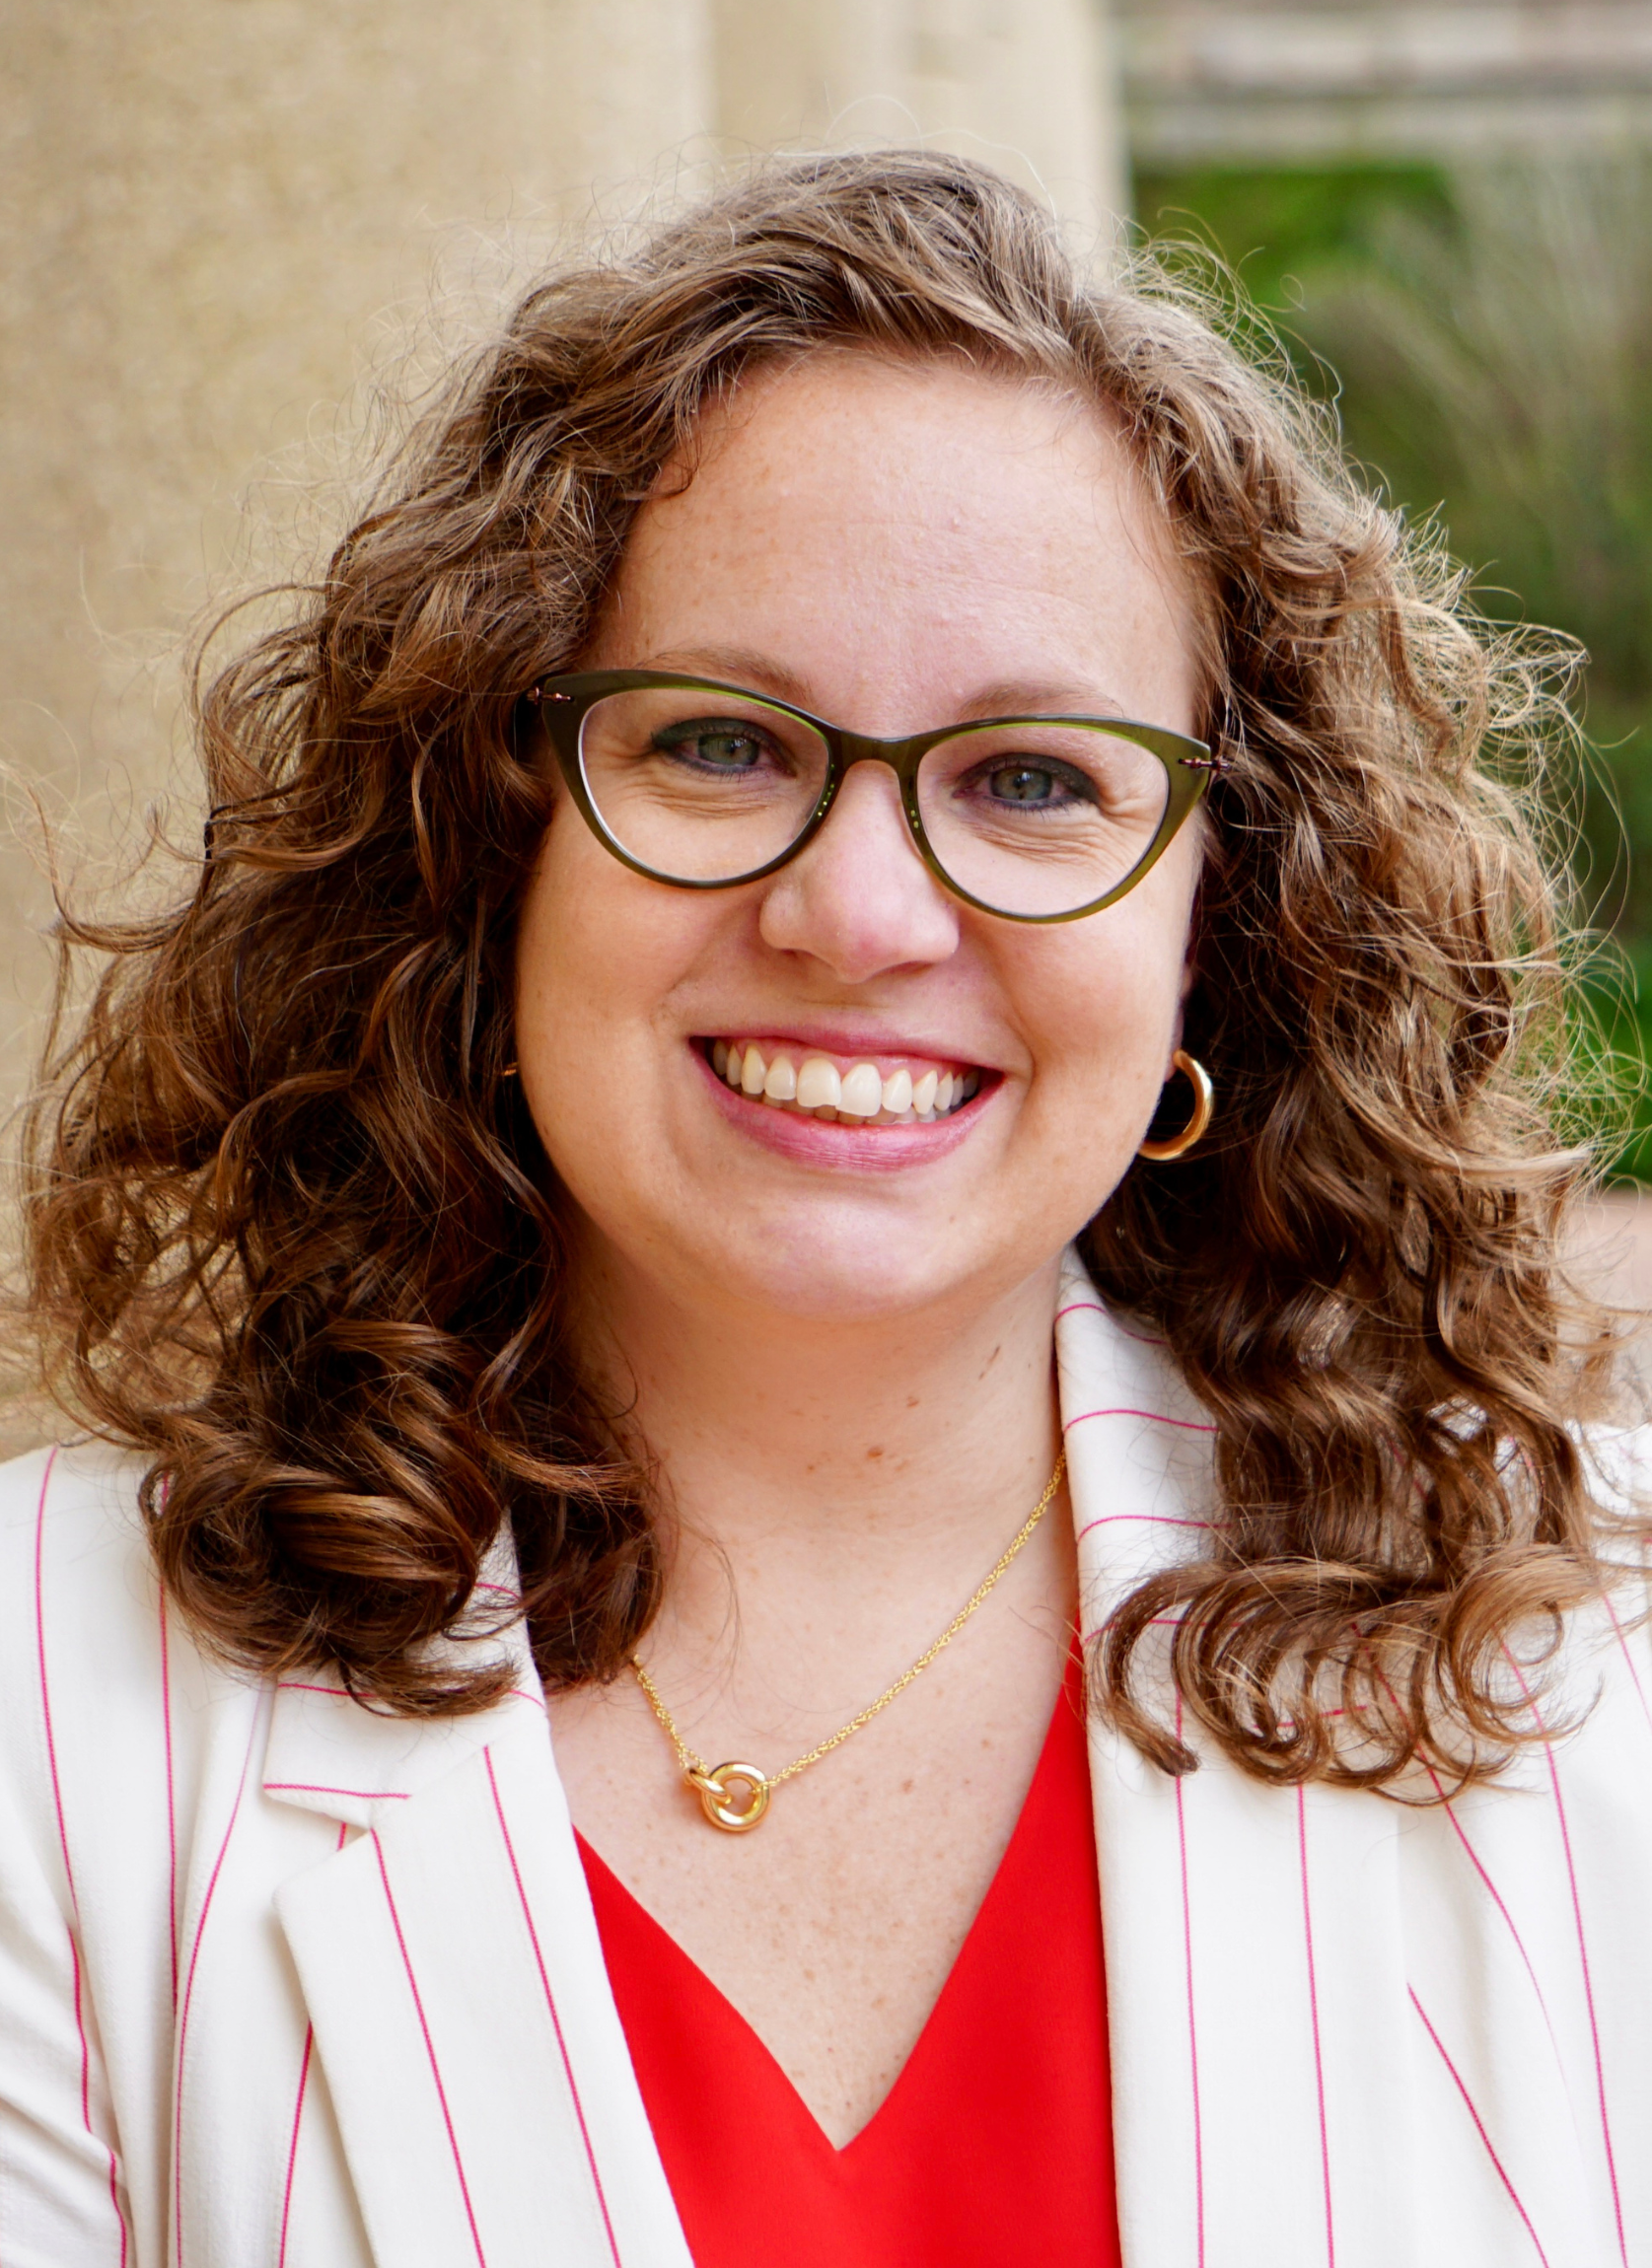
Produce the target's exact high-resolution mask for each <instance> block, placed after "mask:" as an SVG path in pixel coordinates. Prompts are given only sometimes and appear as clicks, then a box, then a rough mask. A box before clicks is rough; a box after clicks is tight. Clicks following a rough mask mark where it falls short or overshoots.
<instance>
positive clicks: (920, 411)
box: [599, 351, 1198, 728]
mask: <svg viewBox="0 0 1652 2268" xmlns="http://www.w3.org/2000/svg"><path fill="white" fill-rule="evenodd" d="M800 642H804V643H807V645H808V646H809V647H810V649H811V651H812V654H813V655H814V657H816V658H817V659H818V662H819V666H820V667H821V669H822V670H823V671H824V672H825V673H826V674H828V675H829V676H831V677H832V679H833V685H834V691H835V692H836V694H837V697H838V698H839V700H841V698H842V695H843V692H844V691H845V690H848V691H855V690H856V689H857V688H858V686H859V685H860V684H861V683H862V682H864V684H865V685H866V686H867V687H870V686H872V685H873V684H875V683H884V684H887V683H890V682H893V681H896V680H900V681H904V682H905V683H906V684H907V685H908V686H909V687H910V689H911V693H912V697H913V699H914V700H916V699H918V697H919V688H920V686H922V685H927V688H928V692H929V697H930V698H931V699H932V700H940V699H952V698H955V697H956V696H957V693H958V691H959V689H960V686H961V682H962V676H967V675H968V674H969V673H970V671H971V670H974V671H977V672H978V673H984V675H985V676H986V677H988V678H991V677H993V676H994V675H997V674H1001V675H1003V676H1004V677H1005V678H1006V679H1010V678H1013V679H1016V680H1017V681H1019V680H1021V679H1023V678H1029V677H1031V678H1037V679H1039V680H1041V681H1045V682H1048V683H1049V684H1051V685H1052V686H1053V685H1055V684H1056V683H1058V682H1071V683H1072V685H1073V687H1074V689H1075V691H1078V690H1082V689H1084V688H1086V687H1088V688H1090V690H1091V692H1092V694H1093V695H1094V697H1101V695H1102V694H1104V693H1106V694H1107V695H1108V696H1109V698H1110V699H1111V700H1112V702H1113V706H1114V707H1115V708H1117V709H1121V710H1123V711H1124V713H1133V714H1137V715H1140V714H1144V713H1146V714H1150V715H1151V714H1158V716H1159V718H1160V721H1162V722H1165V723H1172V722H1173V721H1185V712H1187V711H1189V710H1190V709H1191V708H1192V707H1193V706H1195V705H1196V703H1195V697H1194V692H1193V689H1192V688H1193V681H1194V679H1195V677H1196V675H1197V670H1196V664H1195V663H1194V661H1193V655H1194V652H1195V651H1196V648H1197V644H1198V639H1197V629H1196V622H1195V618H1194V607H1193V599H1192V591H1191V585H1190V582H1189V579H1188V577H1187V576H1186V574H1185V571H1184V570H1183V568H1182V567H1181V565H1180V563H1179V561H1178V560H1177V558H1176V555H1175V548H1174V544H1173V542H1172V539H1171V532H1170V530H1169V527H1168V524H1167V522H1166V520H1165V517H1164V514H1163V512H1162V510H1161V508H1160V507H1159V506H1158V504H1157V503H1156V501H1155V500H1154V499H1153V497H1152V496H1151V494H1150V493H1149V491H1148V489H1147V486H1146V483H1145V482H1144V481H1143V480H1142V478H1141V476H1140V474H1139V473H1138V471H1137V469H1136V466H1135V464H1134V462H1133V461H1132V459H1131V458H1130V455H1129V453H1128V451H1127V449H1126V447H1125V445H1124V443H1123V441H1122V439H1121V437H1120V434H1119V432H1118V430H1117V426H1116V423H1115V421H1114V420H1113V417H1112V416H1111V414H1110V413H1109V412H1108V411H1107V410H1105V409H1103V408H1099V407H1097V406H1096V405H1095V404H1093V403H1090V402H1087V401H1083V400H1081V399H1079V398H1078V397H1077V396H1076V395H1074V394H1073V393H1071V392H1070V391H1065V390H1061V389H1059V388H1057V387H1056V386H1055V385H1054V384H1053V383H1051V382H1048V381H1044V380H1040V379H1034V378H1027V377H1023V376H1020V375H1018V374H1011V373H1004V372H1000V371H997V370H982V369H979V368H974V367H971V366H970V365H969V364H967V363H966V362H965V361H964V360H963V359H962V358H957V359H952V360H947V361H937V362H897V361H890V360H886V359H883V358H881V357H878V356H875V355H873V354H870V353H865V352H861V353H850V352H837V351H834V352H830V353H822V354H818V355H814V356H811V357H809V358H807V359H806V360H804V361H802V362H798V363H793V364H791V365H789V366H786V367H784V368H780V369H768V370H764V371H761V372H759V373H757V374H755V375H754V377H753V378H751V379H750V380H748V381H747V382H746V383H745V384H744V385H742V386H741V387H740V388H739V389H738V390H736V392H735V393H734V395H733V396H732V398H731V399H730V400H728V401H727V402H724V403H720V404H718V405H716V406H714V407H713V408H712V409H711V410H710V411H708V413H707V414H706V416H705V418H704V419H703V420H702V422H701V425H700V427H699V429H698V431H697V432H696V434H695V436H694V442H693V446H692V449H691V451H690V452H689V453H687V454H686V455H685V456H684V457H683V458H682V459H681V460H679V461H676V462H675V463H673V464H671V465H669V466H668V467H667V468H666V470H665V472H664V473H663V474H662V476H661V479H660V481H659V483H658V485H657V487H656V490H655V493H654V494H653V495H652V496H651V497H650V499H649V500H648V502H647V503H646V504H644V505H643V507H642V508H641V510H640V511H639V513H638V516H637V520H636V522H635V524H634V527H633V530H632V533H631V538H630V541H629V543H628V545H627V548H626V552H625V556H624V558H623V559H622V561H621V563H620V568H619V571H618V574H617V576H616V578H615V583H614V588H613V591H612V593H611V601H610V605H609V609H608V614H607V618H606V621H605V624H604V629H603V633H602V635H601V636H600V639H599V645H600V647H601V648H602V658H603V659H604V660H607V661H616V660H619V659H621V658H623V659H624V660H625V661H627V662H633V663H638V664H641V663H644V662H648V663H666V666H671V664H670V663H667V662H666V657H667V656H670V657H673V658H674V659H682V660H685V661H686V660H691V657H693V656H694V655H695V654H696V653H701V654H703V653H704V652H707V651H709V650H713V649H725V648H727V647H728V646H729V645H731V644H739V645H741V646H742V647H751V646H754V645H757V646H777V647H782V648H786V649H795V648H796V647H797V646H798V644H799V643H800ZM786 658H787V659H788V661H792V660H795V653H793V652H791V651H788V653H787V657H786ZM1121 672H1123V673H1125V674H1126V675H1129V676H1132V677H1133V678H1134V680H1135V684H1136V689H1135V691H1134V693H1133V694H1132V693H1129V692H1127V691H1126V688H1125V687H1124V685H1123V684H1122V683H1117V685H1116V691H1114V686H1115V680H1118V679H1119V676H1120V673H1121ZM1144 704H1145V707H1144ZM1167 704H1172V705H1174V706H1175V708H1176V709H1177V710H1179V711H1181V712H1184V718H1183V719H1173V717H1172V716H1171V715H1170V714H1168V713H1166V709H1167ZM938 713H939V712H937V714H938ZM930 721H931V719H930V717H929V716H928V715H923V716H920V717H919V718H918V720H917V725H918V727H919V728H921V727H922V726H923V725H924V724H927V723H928V722H930Z"/></svg>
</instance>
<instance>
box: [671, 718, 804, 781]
mask: <svg viewBox="0 0 1652 2268" xmlns="http://www.w3.org/2000/svg"><path fill="white" fill-rule="evenodd" d="M654 745H655V747H656V748H657V749H658V750H659V751H660V753H661V754H662V755H665V756H676V757H677V758H678V759H679V760H680V761H682V762H686V763H690V764H700V765H703V766H704V767H705V768H706V769H707V770H709V771H719V772H749V771H752V770H753V769H754V767H755V766H756V765H758V764H760V763H761V762H762V761H763V759H764V757H765V756H772V755H773V754H774V752H775V751H774V748H773V745H772V744H771V743H770V742H769V740H768V739H767V737H766V735H764V734H761V733H758V732H756V731H754V729H753V727H752V726H750V725H743V724H741V723H739V722H738V721H737V720H735V719H732V718H718V717H708V718H695V719H692V720H691V721H690V722H689V723H687V724H683V725H671V726H668V727H667V728H665V729H664V730H663V731H661V732H658V733H656V734H655V735H654Z"/></svg>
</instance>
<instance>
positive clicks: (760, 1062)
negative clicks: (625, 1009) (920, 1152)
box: [711, 1039, 980, 1126]
mask: <svg viewBox="0 0 1652 2268" xmlns="http://www.w3.org/2000/svg"><path fill="white" fill-rule="evenodd" d="M711 1063H712V1068H713V1070H715V1071H716V1073H717V1075H718V1077H719V1078H722V1079H726V1080H727V1081H728V1083H729V1085H730V1086H731V1087H737V1088H739V1090H740V1092H741V1093H742V1094H743V1095H750V1096H751V1097H752V1099H754V1101H757V1100H760V1101H763V1102H771V1103H773V1104H774V1105H775V1106H776V1107H777V1108H779V1109H782V1110H786V1109H790V1110H812V1111H815V1112H817V1113H818V1114H819V1115H820V1116H821V1117H823V1118H858V1119H860V1120H861V1121H862V1122H863V1123H864V1122H866V1121H875V1122H876V1123H877V1124H878V1125H881V1126H887V1125H891V1124H895V1123H900V1124H903V1125H908V1126H909V1125H912V1124H914V1123H919V1122H921V1123H923V1124H926V1125H927V1124H928V1123H930V1122H931V1121H932V1120H934V1119H936V1118H942V1117H945V1115H946V1113H947V1112H948V1111H949V1110H955V1109H957V1107H958V1105H959V1104H960V1103H961V1102H968V1101H969V1099H970V1096H971V1095H973V1094H974V1093H975V1091H976V1090H977V1088H978V1087H979V1086H980V1074H979V1072H978V1071H971V1070H969V1069H967V1068H961V1069H958V1070H941V1069H939V1068H935V1069H931V1070H928V1071H925V1072H923V1073H922V1074H921V1075H920V1076H919V1077H917V1078H916V1079H914V1078H913V1076H912V1072H911V1069H910V1067H909V1066H908V1065H907V1064H904V1063H902V1064H900V1065H899V1066H898V1068H897V1069H896V1070H894V1071H892V1072H890V1073H889V1075H888V1077H887V1078H886V1077H885V1075H884V1073H883V1072H881V1071H880V1070H879V1069H878V1066H877V1065H876V1064H875V1063H868V1062H866V1061H865V1060H864V1059H863V1060H862V1061H860V1062H858V1063H851V1064H850V1065H849V1067H848V1069H847V1070H846V1071H839V1070H838V1068H837V1066H836V1064H835V1063H833V1062H832V1061H831V1060H830V1059H829V1057H827V1056H825V1055H805V1056H804V1057H803V1059H802V1060H801V1062H796V1063H794V1062H793V1060H792V1058H791V1056H790V1055H788V1054H787V1053H786V1052H785V1051H784V1050H783V1049H780V1048H776V1049H775V1051H774V1052H773V1053H772V1054H771V1055H765V1054H764V1052H763V1050H762V1048H761V1047H760V1046H759V1045H758V1044H757V1042H756V1041H755V1040H754V1039H748V1040H744V1041H742V1040H736V1041H735V1042H734V1044H733V1045H732V1046H731V1045H730V1044H729V1042H728V1041H727V1040H726V1039H716V1040H713V1041H712V1044H711Z"/></svg>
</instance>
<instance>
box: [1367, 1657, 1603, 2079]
mask: <svg viewBox="0 0 1652 2268" xmlns="http://www.w3.org/2000/svg"><path fill="white" fill-rule="evenodd" d="M1379 1674H1381V1673H1380V1672H1379ZM1383 1689H1384V1691H1385V1692H1386V1693H1387V1695H1388V1697H1389V1699H1390V1700H1391V1701H1392V1702H1394V1703H1395V1706H1396V1707H1397V1708H1398V1706H1399V1697H1398V1695H1397V1694H1396V1693H1395V1690H1394V1687H1393V1686H1392V1685H1391V1684H1390V1683H1389V1681H1388V1679H1387V1678H1386V1677H1384V1678H1383ZM1423 1770H1424V1771H1425V1772H1426V1773H1427V1774H1428V1777H1429V1780H1430V1782H1431V1784H1432V1786H1433V1789H1434V1793H1435V1795H1436V1796H1438V1797H1439V1799H1440V1808H1441V1810H1442V1811H1444V1813H1445V1814H1446V1817H1447V1818H1448V1819H1449V1820H1450V1821H1451V1831H1452V1833H1453V1834H1454V1835H1455V1836H1456V1837H1457V1839H1458V1841H1459V1842H1460V1843H1461V1844H1462V1845H1463V1848H1464V1850H1465V1851H1466V1852H1467V1853H1468V1858H1469V1864H1470V1866H1472V1868H1473V1870H1474V1872H1475V1874H1476V1875H1477V1876H1478V1877H1479V1878H1480V1880H1481V1881H1482V1882H1483V1883H1484V1885H1485V1890H1486V1895H1487V1896H1488V1897H1489V1898H1490V1900H1491V1902H1492V1904H1493V1905H1494V1906H1495V1907H1496V1909H1497V1911H1498V1913H1499V1914H1501V1916H1502V1918H1503V1923H1504V1926H1505V1927H1506V1928H1507V1930H1508V1933H1509V1935H1510V1937H1511V1938H1513V1940H1514V1949H1515V1951H1516V1952H1517V1953H1518V1954H1519V1955H1520V1958H1521V1961H1522V1963H1523V1964H1524V1966H1525V1969H1526V1974H1527V1975H1528V1977H1530V1978H1531V1980H1532V1990H1533V1992H1534V1993H1535V1994H1536V1995H1537V2001H1538V2007H1539V2008H1540V2009H1541V2010H1542V2012H1543V2020H1544V2029H1545V2030H1546V2031H1547V2033H1548V2042H1549V2045H1550V2046H1551V2047H1552V2048H1553V2050H1554V2060H1555V2062H1556V2063H1560V2062H1561V2061H1562V2058H1561V2055H1560V2042H1559V2040H1558V2039H1557V2038H1556V2036H1555V2031H1554V2020H1553V2018H1552V2017H1551V2016H1550V2015H1549V2013H1548V2002H1547V2001H1546V2000H1545V1999H1544V1989H1543V1986H1542V1985H1541V1984H1540V1983H1539V1981H1538V1972H1537V1969H1536V1967H1535V1966H1534V1965H1533V1961H1532V1956H1531V1954H1530V1953H1529V1952H1528V1951H1527V1950H1526V1940H1525V1939H1524V1938H1523V1937H1522V1936H1521V1934H1520V1930H1519V1927H1518V1925H1517V1924H1516V1922H1515V1918H1514V1916H1513V1914H1511V1913H1510V1912H1509V1909H1508V1907H1507V1906H1506V1905H1505V1904H1504V1902H1503V1893H1502V1891H1501V1890H1499V1889H1498V1887H1497V1885H1496V1883H1495V1882H1494V1881H1493V1880H1492V1879H1491V1876H1490V1874H1489V1872H1488V1871H1487V1869H1486V1866H1485V1863H1484V1861H1483V1860H1482V1859H1481V1858H1480V1855H1479V1853H1478V1851H1476V1850H1475V1848H1474V1846H1473V1844H1472V1842H1470V1840H1469V1836H1468V1831H1467V1829H1466V1828H1465V1827H1464V1824H1463V1822H1462V1820H1461V1819H1460V1818H1459V1817H1458V1815H1457V1807H1456V1805H1455V1804H1454V1803H1453V1802H1452V1800H1451V1798H1450V1797H1449V1796H1448V1795H1447V1794H1446V1785H1445V1782H1444V1781H1443V1780H1442V1779H1441V1778H1440V1775H1439V1773H1438V1772H1436V1771H1435V1769H1434V1767H1433V1765H1432V1764H1430V1763H1428V1762H1426V1761H1425V1762H1424V1764H1423Z"/></svg>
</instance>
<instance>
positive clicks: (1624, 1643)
mask: <svg viewBox="0 0 1652 2268" xmlns="http://www.w3.org/2000/svg"><path fill="white" fill-rule="evenodd" d="M1602 1603H1603V1604H1604V1605H1605V1607H1606V1610H1607V1612H1608V1614H1609V1615H1610V1616H1611V1617H1612V1627H1613V1629H1614V1630H1615V1631H1616V1633H1617V1645H1618V1649H1619V1651H1620V1652H1621V1654H1622V1656H1623V1666H1624V1667H1625V1668H1626V1669H1627V1670H1628V1672H1629V1679H1630V1682H1631V1683H1632V1684H1633V1686H1634V1689H1635V1699H1636V1700H1637V1701H1638V1702H1639V1703H1640V1713H1641V1715H1642V1716H1643V1717H1644V1718H1645V1719H1646V1726H1647V1730H1648V1732H1652V1705H1649V1704H1648V1702H1647V1699H1646V1688H1645V1686H1644V1685H1643V1684H1642V1683H1641V1681H1640V1671H1639V1670H1638V1669H1637V1668H1636V1667H1635V1658H1634V1656H1633V1655H1632V1654H1631V1653H1630V1652H1629V1641H1628V1640H1627V1638H1626V1637H1625V1636H1624V1635H1623V1625H1622V1624H1621V1623H1620V1622H1619V1621H1618V1619H1617V1609H1616V1606H1614V1605H1613V1603H1612V1594H1611V1593H1610V1592H1607V1593H1605V1594H1604V1595H1603V1599H1602Z"/></svg>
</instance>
